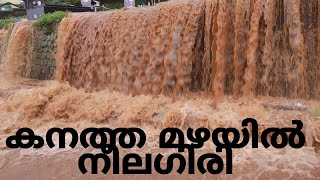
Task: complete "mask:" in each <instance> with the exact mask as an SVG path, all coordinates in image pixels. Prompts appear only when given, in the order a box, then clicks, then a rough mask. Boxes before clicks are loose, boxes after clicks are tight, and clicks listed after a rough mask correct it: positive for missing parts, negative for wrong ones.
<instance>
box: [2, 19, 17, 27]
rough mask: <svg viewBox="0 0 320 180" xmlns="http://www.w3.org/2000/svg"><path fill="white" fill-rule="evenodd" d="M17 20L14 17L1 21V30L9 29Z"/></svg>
mask: <svg viewBox="0 0 320 180" xmlns="http://www.w3.org/2000/svg"><path fill="white" fill-rule="evenodd" d="M15 22H16V20H15V19H14V18H12V17H10V18H6V19H0V29H8V28H9V27H10V25H12V24H14V23H15Z"/></svg>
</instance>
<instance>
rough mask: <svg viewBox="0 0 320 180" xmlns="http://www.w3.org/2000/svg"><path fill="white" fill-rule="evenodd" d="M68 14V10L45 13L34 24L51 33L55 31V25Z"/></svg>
mask: <svg viewBox="0 0 320 180" xmlns="http://www.w3.org/2000/svg"><path fill="white" fill-rule="evenodd" d="M66 15H67V12H64V11H56V12H53V13H48V14H45V15H44V16H42V17H41V18H40V19H38V20H37V21H36V22H35V23H34V26H36V27H38V28H40V29H42V30H44V32H45V33H47V34H50V33H52V32H53V30H54V27H55V25H56V24H58V23H60V22H61V20H62V19H63V18H64V17H65V16H66Z"/></svg>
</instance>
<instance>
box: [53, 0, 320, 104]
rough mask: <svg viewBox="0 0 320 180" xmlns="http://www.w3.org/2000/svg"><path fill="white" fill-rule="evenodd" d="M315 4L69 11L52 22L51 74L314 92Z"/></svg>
mask: <svg viewBox="0 0 320 180" xmlns="http://www.w3.org/2000/svg"><path fill="white" fill-rule="evenodd" d="M317 7H318V3H317V1H315V0H314V1H308V2H306V1H302V2H300V1H299V0H294V1H291V0H275V1H261V0H237V1H236V0H226V1H225V0H206V1H202V0H197V1H188V0H187V1H171V2H167V3H161V4H159V5H157V6H155V7H151V8H145V9H127V10H119V11H112V12H103V13H87V14H81V15H80V14H79V15H78V14H77V15H76V14H72V15H70V16H68V17H67V18H65V19H64V20H63V21H62V23H61V24H60V28H59V35H58V47H57V48H58V55H57V62H58V69H57V78H58V79H60V80H63V81H69V82H70V83H71V85H73V86H75V87H84V88H86V89H87V90H90V91H96V90H101V89H105V88H108V89H111V90H118V91H124V92H129V93H134V94H135V93H151V94H158V93H164V94H181V93H183V92H188V91H209V92H213V94H214V96H216V97H218V96H221V95H223V94H233V95H235V96H247V95H269V96H275V97H278V96H284V97H290V98H313V99H319V97H320V96H319V90H318V89H319V88H318V86H319V85H318V84H319V83H318V82H319V73H318V71H319V70H318V69H319V66H317V65H318V64H319V60H318V51H319V50H318V49H319V48H318V39H319V38H318V25H317V24H318V15H317V14H318V8H317ZM305 39H307V40H308V41H305Z"/></svg>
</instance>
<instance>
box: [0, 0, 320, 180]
mask: <svg viewBox="0 0 320 180" xmlns="http://www.w3.org/2000/svg"><path fill="white" fill-rule="evenodd" d="M318 7H319V4H318V1H317V0H311V1H304V0H302V1H299V0H273V1H272V0H267V1H263V0H193V1H191V0H183V1H182V0H175V1H174V0H173V1H170V2H166V3H161V4H158V5H156V6H153V7H149V8H143V9H141V8H133V9H121V10H116V11H108V12H99V13H78V14H70V15H69V16H68V17H66V18H64V19H63V21H62V22H61V23H60V26H59V28H58V38H57V55H56V61H57V70H56V71H57V72H56V78H55V80H52V81H38V80H31V79H24V78H22V77H21V74H23V72H24V71H27V70H28V68H29V67H28V61H30V59H32V57H30V48H32V43H31V41H30V37H31V35H32V32H33V31H32V25H31V24H30V23H28V22H20V23H16V25H15V26H14V28H13V29H12V32H11V34H10V36H6V33H5V32H2V31H1V33H0V35H1V38H3V39H5V38H7V40H6V42H7V44H6V45H7V46H5V45H1V49H2V51H1V56H2V58H1V63H0V123H1V126H0V179H21V178H23V179H96V178H97V179H105V178H112V179H118V178H121V179H141V178H142V179H151V178H152V179H163V178H169V179H195V178H201V179H202V178H203V179H212V178H216V179H232V178H239V179H252V178H257V179H270V178H272V179H317V178H320V171H319V169H320V153H319V151H320V140H319V139H320V113H319V112H318V111H319V110H318V109H319V108H320V103H319V101H318V100H319V97H320V96H319V95H320V91H319V89H320V88H319V82H320V79H319V78H320V76H319V72H320V69H319V68H320V66H319V61H320V60H319V52H320V48H319V45H318V42H319V41H320V38H319V37H318V34H319V33H318V32H319V27H320V26H319V25H318V24H319V23H318V20H319V19H320V16H319V15H318ZM217 99H219V101H216V100H217ZM247 117H253V118H256V119H257V120H258V122H259V124H260V125H261V130H262V129H264V128H267V127H285V126H290V127H291V120H293V119H301V120H302V121H303V122H304V128H303V132H304V133H305V135H306V140H307V142H306V146H305V147H304V148H302V149H299V150H294V149H290V148H287V149H281V150H276V149H268V150H265V149H262V148H260V149H254V150H252V149H250V148H245V149H241V150H235V152H234V155H233V160H234V166H233V169H234V173H233V175H232V176H229V175H228V176H227V175H225V173H223V174H221V175H215V176H213V175H208V174H206V175H200V174H199V173H198V174H197V175H191V176H188V175H187V174H184V175H182V176H179V175H177V174H175V173H173V174H172V175H167V176H162V175H157V174H154V175H152V176H145V175H134V176H125V175H120V176H119V175H98V176H87V175H86V176H83V175H81V174H80V171H79V170H78V167H77V160H78V158H79V157H80V155H81V154H83V153H84V152H86V151H90V150H83V149H81V148H80V147H79V148H76V149H74V150H70V149H66V150H60V151H59V150H57V149H46V148H44V149H41V150H9V149H8V148H6V147H5V143H4V142H5V139H6V138H7V137H8V136H9V135H12V134H14V133H15V131H16V130H17V129H19V128H21V127H30V128H32V129H34V130H35V132H36V133H37V134H40V135H44V133H45V132H46V131H47V130H48V129H50V128H52V127H60V128H63V127H73V128H76V129H78V130H81V129H84V128H87V127H111V128H117V127H140V128H142V129H144V130H145V132H146V134H147V137H148V140H147V142H148V143H147V145H146V146H145V147H144V148H143V149H141V150H137V149H134V150H132V151H135V152H136V151H139V152H140V153H142V154H143V153H150V152H152V153H157V152H159V151H160V150H159V148H158V142H157V139H158V135H159V133H160V131H161V129H163V128H165V127H179V128H182V129H184V130H185V129H187V128H188V127H192V128H198V127H206V128H209V129H211V130H213V129H215V128H218V127H235V128H239V129H241V121H242V120H243V119H244V118H247ZM212 151H214V149H213V146H212V144H206V145H205V147H204V148H203V149H202V152H212ZM124 152H125V151H124ZM164 153H170V152H164Z"/></svg>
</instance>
